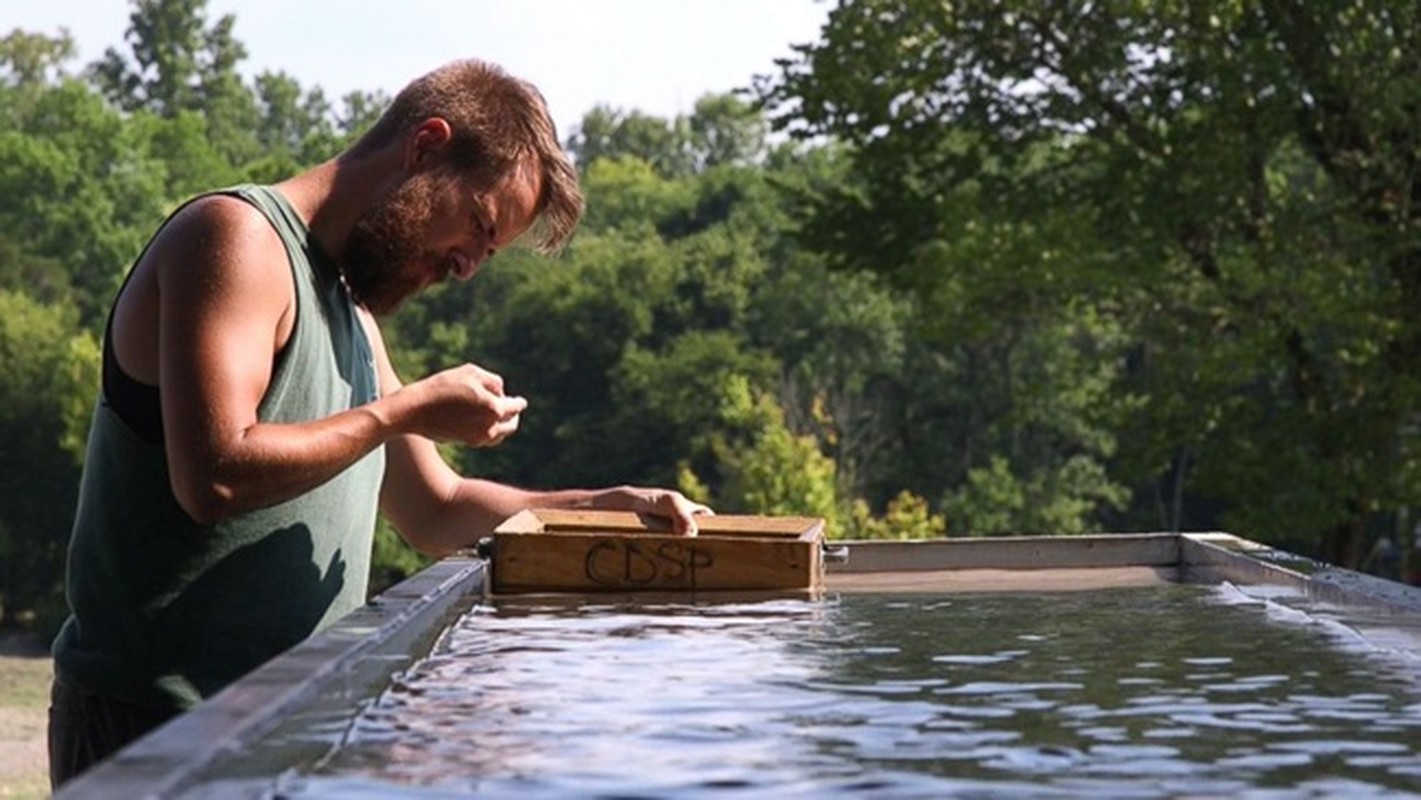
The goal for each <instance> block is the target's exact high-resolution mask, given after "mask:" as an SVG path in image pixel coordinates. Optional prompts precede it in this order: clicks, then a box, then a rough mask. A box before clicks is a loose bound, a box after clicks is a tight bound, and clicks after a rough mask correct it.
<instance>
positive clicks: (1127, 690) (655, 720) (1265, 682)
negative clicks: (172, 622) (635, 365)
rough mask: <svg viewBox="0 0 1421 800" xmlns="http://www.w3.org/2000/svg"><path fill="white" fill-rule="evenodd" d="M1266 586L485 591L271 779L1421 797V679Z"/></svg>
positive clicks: (416, 787)
mask: <svg viewBox="0 0 1421 800" xmlns="http://www.w3.org/2000/svg"><path fill="white" fill-rule="evenodd" d="M1274 605H1276V604H1274V603H1271V602H1266V603H1265V602H1259V601H1257V599H1256V598H1241V597H1239V596H1238V595H1237V594H1236V593H1230V592H1229V591H1228V590H1220V589H1206V588H1201V587H1190V586H1170V587H1164V588H1150V589H1119V590H1110V591H1104V592H1095V593H1080V594H1065V595H1043V594H1038V595H977V594H974V595H962V596H951V597H948V596H937V595H921V596H918V595H891V596H889V595H846V596H842V597H839V598H833V599H830V600H825V601H773V602H763V603H739V604H709V603H702V604H661V605H652V606H641V605H637V606H631V605H627V606H622V605H599V604H592V603H576V602H561V603H543V602H535V601H528V600H500V601H498V602H496V603H493V604H491V605H487V606H480V607H477V608H475V609H474V610H473V611H471V612H470V613H469V614H468V615H467V616H465V617H464V618H463V619H462V620H460V621H459V622H458V623H457V624H456V625H454V626H453V627H451V628H450V629H449V631H447V632H446V634H445V636H444V638H443V639H442V640H441V642H440V644H439V645H438V646H437V647H436V649H435V652H434V653H433V654H432V655H431V656H430V657H429V658H428V659H426V660H425V661H423V662H421V663H420V664H418V665H417V666H416V667H415V668H413V669H412V670H410V671H409V672H408V673H406V674H405V675H403V676H401V677H400V679H399V680H398V681H397V682H396V684H395V685H394V686H393V687H392V688H391V689H390V690H389V691H387V692H386V693H385V694H384V695H382V696H381V697H380V698H378V700H377V701H375V702H374V703H372V704H371V706H370V707H369V708H368V709H367V710H366V711H365V713H363V714H362V715H361V716H360V717H359V718H358V719H357V721H356V722H355V724H354V725H353V726H352V728H351V729H350V730H349V732H348V734H347V736H346V742H345V743H344V745H343V746H342V747H341V748H339V749H338V750H336V751H335V752H334V753H332V754H331V756H330V757H328V758H327V759H325V760H324V761H322V762H321V763H320V764H318V765H316V766H315V767H314V768H312V769H310V770H307V771H306V772H305V773H304V774H301V775H292V776H287V778H286V779H284V781H283V786H282V788H281V791H280V794H282V795H284V796H285V795H289V796H301V797H323V796H341V797H350V796H355V797H360V796H371V797H375V796H380V797H400V796H410V797H419V798H431V797H442V796H446V795H449V796H457V795H460V794H466V793H477V794H481V795H498V796H501V795H504V794H518V795H520V796H530V797H540V796H569V795H573V796H619V797H626V796H638V797H641V796H671V797H678V798H689V797H700V796H709V795H717V796H719V795H722V794H725V793H728V792H739V793H742V794H747V795H752V796H775V797H796V796H803V797H822V796H832V795H837V794H853V795H869V796H874V797H919V796H921V797H943V796H947V795H952V796H959V797H988V796H990V797H999V796H1013V797H1038V796H1039V797H1051V796H1066V795H1079V794H1083V793H1088V794H1090V795H1091V796H1100V797H1164V796H1177V795H1181V794H1184V795H1227V796H1247V795H1256V796H1268V797H1308V796H1349V797H1354V796H1355V797H1367V796H1404V795H1408V794H1410V793H1421V750H1418V743H1421V697H1419V696H1418V694H1417V693H1416V692H1415V684H1414V683H1407V682H1406V681H1404V680H1386V681H1379V680H1378V672H1379V670H1380V669H1381V667H1380V666H1379V664H1378V662H1377V660H1376V659H1375V658H1373V657H1371V656H1372V655H1375V654H1368V653H1367V652H1362V651H1359V650H1357V649H1356V648H1348V647H1345V646H1339V644H1338V640H1337V631H1336V630H1335V629H1334V628H1333V627H1329V625H1328V624H1324V623H1315V622H1314V621H1313V618H1311V617H1309V616H1307V615H1306V614H1305V613H1304V614H1303V616H1302V617H1289V615H1288V614H1287V613H1282V612H1279V610H1278V609H1277V608H1273V606H1274ZM1287 610H1289V609H1285V611H1287ZM1291 610H1294V611H1296V610H1297V609H1291ZM1299 613H1302V612H1299ZM1408 669H1410V670H1411V673H1412V674H1413V675H1414V673H1415V669H1416V665H1415V664H1411V665H1410V666H1409V667H1408V666H1406V665H1402V666H1401V667H1397V666H1396V665H1395V664H1394V663H1391V662H1388V663H1387V664H1386V665H1385V669H1384V670H1382V671H1388V670H1389V671H1390V672H1388V673H1387V674H1390V675H1392V676H1393V677H1395V675H1397V674H1400V673H1405V672H1406V671H1407V670H1408ZM1398 670H1399V672H1398ZM1337 776H1346V777H1345V778H1340V777H1337Z"/></svg>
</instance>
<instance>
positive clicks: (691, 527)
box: [664, 492, 715, 536]
mask: <svg viewBox="0 0 1421 800" xmlns="http://www.w3.org/2000/svg"><path fill="white" fill-rule="evenodd" d="M664 497H665V498H668V499H669V500H670V503H671V509H670V513H669V514H668V515H667V516H669V517H671V526H672V527H673V528H675V530H676V532H677V533H678V534H680V535H682V536H695V535H697V534H699V533H700V526H699V525H697V524H696V517H698V516H714V515H715V512H714V511H712V510H711V508H710V506H707V505H702V504H701V503H697V502H694V501H692V500H689V499H687V498H686V496H685V495H683V494H681V493H680V492H667V493H666V495H664Z"/></svg>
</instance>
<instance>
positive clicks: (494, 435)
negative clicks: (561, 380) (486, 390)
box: [469, 396, 528, 447]
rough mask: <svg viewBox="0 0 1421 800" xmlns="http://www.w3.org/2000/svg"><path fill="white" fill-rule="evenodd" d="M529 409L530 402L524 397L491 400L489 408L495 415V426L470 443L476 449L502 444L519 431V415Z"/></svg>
mask: <svg viewBox="0 0 1421 800" xmlns="http://www.w3.org/2000/svg"><path fill="white" fill-rule="evenodd" d="M527 407H528V401H527V400H526V399H525V398H522V397H502V396H495V397H492V398H490V401H489V404H488V408H489V410H490V411H492V412H493V414H494V420H493V424H492V425H490V426H489V427H488V429H487V430H486V431H484V433H483V435H482V436H478V437H474V438H473V439H471V440H470V442H469V443H470V444H473V445H474V446H476V447H492V446H493V445H496V444H499V443H501V442H502V441H503V440H504V439H507V438H508V437H510V436H512V435H513V434H514V433H516V432H517V431H518V423H519V420H520V416H519V415H520V414H522V413H523V410H524V409H525V408H527Z"/></svg>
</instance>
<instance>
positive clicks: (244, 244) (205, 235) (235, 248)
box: [153, 195, 285, 271]
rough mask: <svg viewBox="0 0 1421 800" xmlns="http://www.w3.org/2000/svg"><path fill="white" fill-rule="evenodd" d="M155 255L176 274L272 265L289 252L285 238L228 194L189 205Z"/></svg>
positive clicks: (156, 247) (163, 236)
mask: <svg viewBox="0 0 1421 800" xmlns="http://www.w3.org/2000/svg"><path fill="white" fill-rule="evenodd" d="M153 251H154V254H155V255H156V256H157V260H158V262H159V263H160V264H164V265H171V267H170V268H171V269H176V270H183V269H185V267H187V266H188V265H191V264H194V263H196V264H203V263H205V264H207V265H211V266H220V265H222V264H231V263H233V262H251V263H254V264H270V263H272V261H273V260H277V259H273V258H272V257H273V256H284V252H285V251H284V249H283V248H282V244H281V239H280V237H278V236H277V234H276V231H275V230H274V229H273V228H272V227H271V223H270V222H269V221H267V219H266V217H265V216H263V215H262V213H261V212H260V211H258V210H257V209H256V208H255V207H254V206H252V205H251V204H250V203H247V202H246V201H244V200H241V199H239V198H236V197H229V196H227V195H208V196H206V197H201V198H198V199H197V200H194V201H192V202H191V203H188V204H187V205H186V206H184V207H183V208H182V209H181V210H180V211H178V213H177V214H175V215H174V216H173V218H172V219H171V220H169V222H168V224H167V225H165V226H163V231H162V232H161V233H160V234H159V235H158V238H157V240H155V241H154V243H153ZM279 261H282V262H284V258H282V259H279ZM164 271H168V270H166V269H165V270H164Z"/></svg>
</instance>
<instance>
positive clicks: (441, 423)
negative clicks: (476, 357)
mask: <svg viewBox="0 0 1421 800" xmlns="http://www.w3.org/2000/svg"><path fill="white" fill-rule="evenodd" d="M400 393H401V394H404V393H409V395H410V396H411V399H413V401H414V409H413V410H412V411H411V414H410V424H409V430H410V432H411V433H415V434H418V435H420V436H424V437H425V438H428V439H433V440H435V441H438V442H462V443H464V444H467V445H470V446H472V447H492V446H493V445H496V444H498V443H500V442H502V441H503V440H504V439H507V438H508V437H509V436H511V435H513V433H514V432H515V431H517V430H518V420H519V415H520V414H522V413H523V409H525V408H527V407H528V401H527V400H525V399H524V398H522V397H511V396H508V395H505V394H504V393H503V378H501V377H499V376H498V375H496V374H494V373H492V372H489V371H488V370H486V369H483V368H482V367H479V366H477V365H475V364H464V365H462V366H458V367H453V368H451V369H446V370H444V371H443V372H438V373H435V374H434V375H431V376H429V377H428V378H425V379H423V380H420V381H416V382H414V383H411V384H407V385H406V386H405V387H404V388H403V389H401V390H400Z"/></svg>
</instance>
